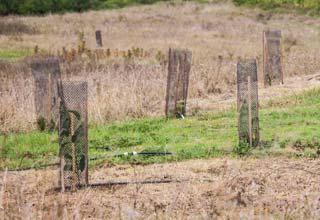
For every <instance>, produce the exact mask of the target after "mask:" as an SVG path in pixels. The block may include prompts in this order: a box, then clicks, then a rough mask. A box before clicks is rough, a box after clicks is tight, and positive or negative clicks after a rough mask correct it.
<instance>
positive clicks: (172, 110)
mask: <svg viewBox="0 0 320 220" xmlns="http://www.w3.org/2000/svg"><path fill="white" fill-rule="evenodd" d="M191 61H192V53H191V51H188V50H172V49H170V50H169V65H168V78H167V96H166V117H167V118H183V117H185V115H186V111H187V110H186V106H187V97H188V88H189V75H190V69H191Z"/></svg>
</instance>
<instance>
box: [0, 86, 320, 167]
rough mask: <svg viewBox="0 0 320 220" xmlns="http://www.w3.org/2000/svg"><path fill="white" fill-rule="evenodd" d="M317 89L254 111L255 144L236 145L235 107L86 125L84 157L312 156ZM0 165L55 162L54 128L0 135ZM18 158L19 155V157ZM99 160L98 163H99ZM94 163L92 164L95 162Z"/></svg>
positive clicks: (319, 121) (318, 116) (318, 123)
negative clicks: (257, 112) (184, 115)
mask: <svg viewBox="0 0 320 220" xmlns="http://www.w3.org/2000/svg"><path fill="white" fill-rule="evenodd" d="M319 108H320V89H316V90H312V91H309V92H305V93H303V94H301V95H298V96H292V97H287V98H283V99H281V100H273V101H270V102H269V103H268V104H267V106H265V107H263V108H261V109H260V136H261V146H260V147H258V148H256V149H253V150H252V149H249V150H248V149H247V148H246V146H242V145H240V146H239V144H238V136H237V113H236V110H235V109H234V108H233V109H230V110H228V111H222V112H213V113H206V114H201V115H198V116H195V117H189V118H186V119H176V120H167V119H164V118H146V119H142V120H129V121H124V122H114V123H112V124H108V125H105V126H100V127H97V126H94V127H91V128H90V129H89V156H90V157H95V156H101V155H103V156H105V158H106V160H107V161H109V162H111V163H113V164H124V163H133V164H148V163H160V162H172V161H181V160H188V159H195V158H211V157H217V156H221V155H230V156H233V155H238V154H240V155H241V154H246V155H251V156H257V157H261V156H269V155H272V156H277V155H282V156H289V157H292V156H294V157H300V156H302V157H311V158H312V157H316V156H317V155H316V151H317V149H318V148H319V142H320V113H319ZM0 146H2V147H1V148H2V151H1V154H2V157H3V158H4V160H3V161H4V162H3V163H2V164H1V168H4V167H9V168H17V167H25V166H32V165H41V164H44V163H48V162H53V161H57V159H58V158H57V155H58V135H57V132H42V133H41V132H34V133H28V134H11V135H7V136H0ZM133 151H136V152H141V151H152V152H154V151H158V152H159V151H160V152H172V153H173V155H170V156H124V157H113V156H114V155H117V154H121V153H124V152H133ZM22 158H23V159H22ZM99 163H101V161H100V162H99ZM99 163H96V162H95V164H99Z"/></svg>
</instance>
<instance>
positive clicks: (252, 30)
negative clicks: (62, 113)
mask: <svg viewBox="0 0 320 220" xmlns="http://www.w3.org/2000/svg"><path fill="white" fill-rule="evenodd" d="M2 19H4V20H6V19H7V20H9V21H10V22H15V21H16V22H18V21H20V22H23V24H24V25H27V26H28V27H29V28H30V30H37V33H29V32H27V33H26V32H22V33H21V34H20V35H19V39H17V38H16V37H13V36H16V35H15V34H8V35H5V36H1V37H0V47H1V48H5V49H12V50H22V49H29V50H33V49H34V47H35V46H38V47H39V48H40V51H41V50H44V51H47V52H51V53H57V51H58V50H60V52H61V49H62V47H66V48H67V49H70V48H77V46H78V44H79V40H85V41H86V42H87V45H88V47H89V48H95V38H94V33H95V30H96V29H101V30H102V34H103V39H104V47H105V48H111V49H119V50H124V51H125V50H128V49H130V48H132V47H139V48H143V49H144V50H145V51H148V53H150V54H153V55H152V56H151V57H149V58H146V59H142V60H135V61H133V62H129V63H128V62H127V61H125V60H121V59H120V60H119V59H117V60H113V61H106V62H102V63H99V64H96V63H92V62H89V63H88V62H82V61H79V62H74V63H73V64H70V65H69V64H67V63H65V64H62V69H63V77H64V79H72V80H87V81H88V82H89V86H90V91H89V97H90V101H89V119H90V122H91V123H94V124H103V123H105V122H106V121H108V120H115V119H123V118H125V117H146V116H152V117H153V116H163V115H164V97H165V88H166V76H167V69H166V66H165V65H163V64H161V63H159V62H158V61H157V60H156V59H155V55H156V54H157V53H158V51H161V53H162V54H166V53H167V51H168V48H169V47H180V48H188V49H190V50H192V52H193V66H192V72H191V82H190V92H189V98H190V102H189V106H188V109H189V114H196V112H197V111H198V110H212V109H215V108H216V107H217V106H219V103H220V101H221V100H222V101H223V100H224V99H225V97H227V98H228V97H229V100H230V97H234V96H235V77H236V75H235V73H236V71H235V64H236V62H237V59H238V57H256V58H257V59H258V61H259V65H258V66H259V75H260V78H261V76H262V71H261V67H262V65H261V61H262V31H263V29H265V28H279V29H281V30H282V32H283V36H284V56H285V57H284V69H285V82H288V78H289V77H292V76H303V75H306V74H315V73H317V72H319V69H320V62H319V61H320V60H319V59H320V52H319V50H318V49H317V48H319V46H320V45H319V44H320V43H319V42H320V41H319V30H320V25H319V24H320V23H319V22H318V21H319V20H318V19H316V18H310V17H306V16H293V15H285V14H281V15H273V14H270V13H269V12H262V11H260V10H256V9H255V10H253V9H250V10H249V9H241V8H236V7H234V6H233V5H232V4H229V3H223V4H209V5H201V4H195V3H187V4H181V5H175V6H172V5H167V4H164V3H162V4H157V5H153V6H143V7H132V8H127V9H121V10H111V11H99V12H94V11H92V12H88V13H83V14H75V13H70V14H66V15H48V16H45V17H19V18H18V17H9V18H2ZM9 21H8V22H9ZM22 65H23V66H25V64H22ZM0 72H1V80H2V83H1V87H0V92H1V94H0V97H1V99H0V105H1V108H0V122H1V125H2V126H1V131H2V132H5V131H24V130H30V129H31V128H34V121H35V113H34V104H33V103H34V101H33V89H34V85H33V84H34V82H33V80H32V78H31V74H30V72H29V70H28V69H27V68H26V67H24V68H22V69H21V68H20V67H19V68H7V69H4V68H1V70H0Z"/></svg>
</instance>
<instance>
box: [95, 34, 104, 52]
mask: <svg viewBox="0 0 320 220" xmlns="http://www.w3.org/2000/svg"><path fill="white" fill-rule="evenodd" d="M96 42H97V47H98V48H101V47H102V46H103V45H102V35H101V31H100V30H97V31H96Z"/></svg>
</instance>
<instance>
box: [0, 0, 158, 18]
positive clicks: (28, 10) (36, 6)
mask: <svg viewBox="0 0 320 220" xmlns="http://www.w3.org/2000/svg"><path fill="white" fill-rule="evenodd" d="M157 1H159V0H2V1H1V2H0V14H2V15H8V14H45V13H57V12H67V11H77V12H82V11H85V10H88V9H105V8H121V7H124V6H127V5H133V4H151V3H154V2H157Z"/></svg>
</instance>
